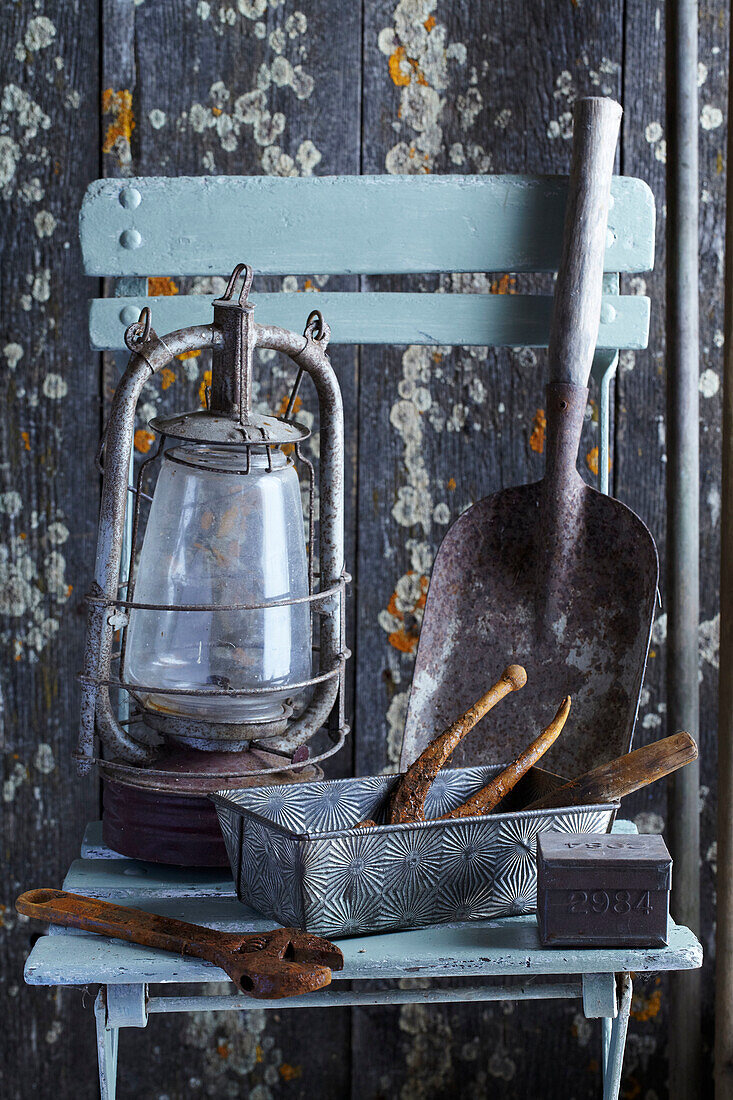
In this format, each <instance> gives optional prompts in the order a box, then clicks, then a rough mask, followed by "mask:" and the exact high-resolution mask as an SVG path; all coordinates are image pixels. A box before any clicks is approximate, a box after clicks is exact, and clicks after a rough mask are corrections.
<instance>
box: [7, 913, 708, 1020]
mask: <svg viewBox="0 0 733 1100" xmlns="http://www.w3.org/2000/svg"><path fill="white" fill-rule="evenodd" d="M180 915H181V919H183V920H185V919H186V908H185V905H182V906H181V910H180ZM339 947H340V948H341V950H342V952H343V955H344V968H343V970H340V971H334V974H333V986H336V985H338V984H339V983H341V982H344V981H381V980H387V979H388V980H390V981H393V980H395V979H400V978H403V977H404V976H405V975H406V974H409V975H410V976H411V977H413V978H422V979H434V978H478V977H507V978H508V977H528V976H530V975H534V974H537V975H550V974H553V975H557V976H565V977H570V976H572V975H576V974H588V975H593V976H595V975H599V974H602V973H603V974H605V975H608V974H613V973H621V972H628V971H634V972H636V973H643V972H649V971H662V970H694V969H696V968H697V967H699V966H700V964H701V963H702V948H701V947H700V944H699V943H698V942H697V940H696V939H695V937H694V936H693V934H692V933H691V932H690V931H689V929H687V928H683V927H682V926H680V925H677V924H674V923H673V924H671V926H670V931H669V944H668V946H667V947H655V948H648V947H645V948H640V947H636V948H634V947H624V948H618V947H616V948H569V947H565V948H557V949H554V950H553V949H552V948H547V947H542V946H541V944H540V941H539V933H538V930H537V921H536V919H535V917H534V914H530V915H528V916H524V917H505V918H503V919H502V920H495V921H475V922H472V923H471V924H460V925H436V926H434V927H431V928H422V929H420V930H419V931H416V932H395V933H393V934H391V935H385V936H365V937H363V938H355V939H344V940H339ZM602 968H603V969H602ZM223 976H224V972H223V971H221V970H219V968H218V967H216V966H214V965H213V964H212V963H208V962H204V961H203V960H201V959H194V958H187V957H184V956H180V955H177V954H174V953H172V952H168V951H157V950H155V949H154V948H151V947H138V946H137V945H136V944H129V943H124V942H123V941H122V940H113V939H109V938H107V937H106V936H95V935H92V934H90V933H83V934H80V935H73V936H72V935H66V936H44V937H43V938H42V939H41V940H39V941H38V943H37V944H36V946H35V948H34V951H33V954H32V956H31V957H30V958H29V960H28V963H27V965H26V969H25V978H26V981H27V982H28V983H29V984H30V985H49V984H50V985H57V984H58V985H86V984H88V983H93V982H103V983H107V982H110V983H114V984H119V985H127V984H135V983H137V982H150V983H151V984H152V983H160V984H161V985H163V984H170V983H173V982H181V983H192V982H210V981H221V980H222V978H223ZM224 980H226V979H224ZM333 986H332V987H331V988H333ZM604 989H605V992H606V993H607V991H608V986H607V983H606V984H605V987H604ZM328 994H329V991H328V990H324V991H323V993H322V994H321V996H320V997H319V1000H322V1001H323V1002H324V1007H325V1005H326V1003H327V1002H328ZM588 1003H589V1006H590V1005H591V996H590V994H589V1001H588ZM607 1004H608V1002H607V1000H604V1002H603V1003H602V1004H601V1002H600V1001H599V1002H595V1003H593V1011H594V1012H596V1013H597V1014H599V1015H600V1014H603V1012H602V1011H601V1010H602V1009H603V1010H604V1011H605V1008H606V1007H607Z"/></svg>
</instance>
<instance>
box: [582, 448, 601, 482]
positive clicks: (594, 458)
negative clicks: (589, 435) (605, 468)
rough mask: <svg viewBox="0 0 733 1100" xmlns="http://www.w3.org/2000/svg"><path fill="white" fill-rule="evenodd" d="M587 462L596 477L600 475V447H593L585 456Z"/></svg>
mask: <svg viewBox="0 0 733 1100" xmlns="http://www.w3.org/2000/svg"><path fill="white" fill-rule="evenodd" d="M585 464H586V466H587V467H588V469H589V470H590V472H591V473H592V474H593V476H594V477H598V448H597V447H591V449H590V450H589V451H588V454H587V455H586V456H585Z"/></svg>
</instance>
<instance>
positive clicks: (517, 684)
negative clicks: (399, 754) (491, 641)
mask: <svg viewBox="0 0 733 1100" xmlns="http://www.w3.org/2000/svg"><path fill="white" fill-rule="evenodd" d="M526 683H527V673H526V672H525V671H524V669H523V668H522V666H521V665H508V666H507V668H505V669H504V671H503V672H502V674H501V676H500V678H499V680H498V681H497V682H496V683H495V684H494V685H493V686H492V687H490V688H489V690H488V691H487V692H485V693H484V694H483V695H482V696H481V698H480V699H479V700H478V701H477V702H475V703H474V704H473V706H471V707H469V709H468V710H467V711H466V712H465V713H464V714H462V715H461V716H460V718H457V719H456V720H455V722H453V723H452V724H451V725H450V726H449V727H448V729H446V730H444V731H443V732H442V733H441V734H440V735H439V736H438V737H436V738H434V740H432V741H431V742H430V744H429V745H428V746H427V747H426V748H425V749H423V751H422V752H421V754H420V756H419V757H418V758H417V760H415V761H414V763H413V764H411V765H410V767H409V768H408V769H407V771H406V772H405V774H404V775H403V776H402V778H401V780H400V781H399V783H398V784H397V787H396V788H395V791H394V794H393V795H392V798H391V800H390V808H389V824H390V825H401V824H403V823H404V822H406V821H423V820H424V818H425V798H426V796H427V793H428V791H429V789H430V785H431V783H432V782H433V780H434V779H435V777H436V775H437V774H438V772H439V771H440V769H441V768H442V767H443V765H444V764H445V763H446V761H447V760H448V759H449V757H450V756H451V754H452V752H453V751H454V749H455V748H456V746H457V745H458V744H459V743H460V742H461V741H462V740H463V738H464V737H465V736H466V734H467V733H469V732H470V731H471V730H472V729H473V727H474V726H475V725H476V724H477V723H478V722H480V721H481V719H482V718H483V716H484V715H485V714H486V713H487V712H488V711H490V710H491V709H492V707H495V706H496V704H497V703H499V702H500V701H501V700H502V699H503V698H504V697H505V696H506V695H509V693H510V692H512V691H518V690H519V689H520V688H522V687H524V685H525V684H526Z"/></svg>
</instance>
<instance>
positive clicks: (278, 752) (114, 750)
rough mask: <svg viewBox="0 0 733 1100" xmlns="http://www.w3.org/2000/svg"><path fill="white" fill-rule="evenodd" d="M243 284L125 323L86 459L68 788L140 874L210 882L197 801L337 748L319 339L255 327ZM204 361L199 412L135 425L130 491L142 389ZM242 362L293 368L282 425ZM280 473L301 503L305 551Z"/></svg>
mask: <svg viewBox="0 0 733 1100" xmlns="http://www.w3.org/2000/svg"><path fill="white" fill-rule="evenodd" d="M240 278H241V280H242V287H241V291H240V293H239V295H238V296H237V293H236V289H237V286H238V282H239V280H240ZM251 282H252V271H251V269H250V268H249V267H247V266H246V265H244V264H240V265H238V266H237V267H236V268H235V270H234V272H233V273H232V276H231V278H230V280H229V283H228V286H227V289H226V291H225V293H224V295H223V296H222V297H221V298H219V299H218V300H217V301H215V302H214V307H213V308H214V321H213V324H209V325H200V326H195V327H192V328H186V329H181V330H180V331H178V332H174V333H170V334H169V335H167V336H165V337H162V338H159V337H158V336H156V334H155V332H154V331H153V329H152V328H151V318H150V312H149V310H148V309H145V310H143V313H142V315H141V318H140V321H139V322H137V323H136V324H134V325H131V326H130V328H129V329H128V330H127V333H126V334H125V340H126V343H127V346H128V347H129V348H130V350H131V352H132V355H131V358H130V361H129V364H128V366H127V370H126V371H125V373H124V375H123V377H122V379H121V381H120V383H119V385H118V387H117V390H116V392H115V395H114V399H113V402H112V408H111V413H110V417H109V422H108V424H107V427H106V430H105V433H104V437H103V440H102V445H101V448H100V453H101V455H102V456H103V459H104V463H103V483H102V503H101V515H100V523H99V534H98V541H97V557H96V568H95V578H94V582H93V584H92V588H91V591H90V593H89V596H88V603H89V620H88V630H87V640H86V651H85V659H84V670H83V673H82V675H81V682H82V708H81V726H80V734H79V743H78V749H77V753H76V760H77V762H78V766H79V770H80V771H81V772H82V773H85V772H87V771H88V770H89V769H90V768H92V767H93V766H94V765H98V767H99V770H100V773H101V775H102V777H103V779H104V781H105V793H104V839H105V841H106V842H107V843H108V844H109V845H110V847H112V848H114V849H115V850H117V851H121V852H123V853H124V854H127V855H134V856H138V857H140V858H144V859H158V860H161V861H165V862H173V863H184V864H214V863H219V862H221V863H225V862H226V854H225V851H224V848H223V844H222V842H221V838H220V835H219V829H218V825H217V823H216V815H215V812H214V810H213V806H212V804H211V803H210V802H208V800H207V799H206V797H205V796H206V794H207V793H208V792H210V791H213V790H217V789H222V788H234V787H242V786H247V785H252V784H253V783H257V782H268V783H272V782H278V781H283V782H295V781H298V780H299V779H303V778H313V777H314V775H317V774H319V773H318V769H317V768H315V767H314V766H313V764H314V761H316V760H319V759H322V758H324V757H325V756H329V755H331V753H333V752H335V751H336V750H337V749H338V748H339V747H340V746H341V744H342V743H343V740H344V737H345V736H346V734H347V732H348V727H347V725H346V723H345V720H344V704H343V699H344V691H343V687H344V665H345V661H346V658H347V656H348V652H347V650H346V646H345V641H344V637H345V635H344V587H345V584H346V581H347V580H348V577H347V575H346V573H345V572H344V508H343V504H344V426H343V406H342V400H341V393H340V390H339V386H338V382H337V380H336V376H335V374H334V371H333V369H332V367H331V365H330V362H329V359H328V356H327V354H326V348H327V345H328V339H329V335H330V332H329V329H328V326H327V325H326V324H325V322H324V321H323V318H322V317H321V315H320V313H319V312H318V311H314V312H313V313H312V314H311V315H310V317H309V318H308V322H307V324H306V328H305V332H304V334H303V335H302V336H301V335H298V334H296V333H293V332H289V331H287V330H285V329H281V328H277V327H274V326H271V325H260V324H256V323H255V321H254V319H253V312H254V306H253V304H252V303H251V302H250V301H249V300H248V295H249V290H250V286H251ZM204 348H211V349H212V374H211V387H210V390H209V391H208V393H207V407H206V408H205V409H201V410H198V411H196V412H190V413H185V414H183V415H179V416H172V417H166V418H161V417H156V418H155V419H154V420H153V421H151V424H150V427H151V429H152V430H153V431H154V432H155V433H156V434H157V435H158V437H159V444H158V447H157V450H156V451H155V453H154V454H153V455H151V457H150V458H148V459H146V460H145V461H143V462H142V463H141V465H140V468H139V471H138V474H137V478H136V484H135V486H134V487H132V486H129V485H128V476H129V456H130V452H131V447H132V440H133V434H134V420H135V409H136V406H137V402H138V399H139V397H140V394H141V391H142V388H143V386H144V385H145V383H146V382H147V381H148V380H149V379H150V378H151V377H152V375H153V374H154V373H156V372H158V371H160V370H161V369H162V368H163V367H165V366H166V365H167V364H168V363H170V361H171V360H172V359H173V358H174V357H175V356H177V355H181V354H182V353H184V352H190V351H193V350H199V349H204ZM256 348H270V349H272V350H274V351H278V352H283V353H284V354H285V355H287V356H289V357H290V359H291V360H292V361H293V363H294V364H295V366H296V367H297V373H296V376H295V380H294V384H293V388H292V392H291V394H290V399H289V402H288V406H287V410H286V412H285V414H284V415H283V416H282V417H275V416H265V415H261V414H258V413H256V412H254V411H253V408H252V360H253V353H254V351H255V349H256ZM304 373H305V374H308V375H310V377H311V379H312V380H313V383H314V385H315V390H316V393H317V396H318V404H319V416H320V458H319V494H318V496H319V517H318V524H317V526H318V548H317V549H318V554H317V561H318V572H317V573H316V569H315V568H314V562H315V560H316V553H315V546H314V531H315V526H316V525H315V522H314V511H313V504H314V491H315V484H314V481H315V473H314V468H313V465H312V464H311V463H310V462H309V461H308V459H307V458H305V456H304V455H303V453H302V450H301V446H302V443H303V441H304V440H305V439H306V438H307V437H308V434H309V432H308V429H307V428H305V427H304V426H303V425H302V424H299V423H297V422H296V421H295V420H294V419H293V418H292V410H293V408H294V405H295V397H296V395H297V392H298V388H299V385H300V382H301V379H302V376H303V374H304ZM298 466H299V467H300V468H301V469H302V470H304V471H305V475H306V476H307V484H308V493H307V497H308V517H307V522H308V527H309V532H310V536H309V538H308V540H307V541H306V534H305V522H304V516H303V506H302V503H301V499H302V498H301V482H300V477H299V474H298ZM154 470H157V471H158V474H157V480H156V483H155V488H154V490H152V493H151V489H150V484H151V481H152V478H151V476H150V475H151V472H153V471H154ZM144 508H145V509H148V508H149V510H148V517H147V523H146V524H145V532H144V537H143V538H142V539H140V530H141V526H142V524H141V513H142V511H143V509H144ZM126 527H127V529H128V530H130V531H131V535H130V537H129V539H125V537H124V532H125V530H126ZM125 542H129V551H128V553H127V554H125V553H123V548H124V544H125ZM139 542H142V545H141V546H138V543H139ZM126 557H128V558H129V561H123V558H126ZM121 569H122V570H123V572H122V573H121ZM316 576H317V578H318V584H317V586H316V584H315V580H314V578H315V577H316ZM314 643H317V644H314ZM314 652H315V653H316V654H317V661H315V662H314V661H313V660H312V653H314ZM115 694H116V695H117V706H115V704H114V702H113V696H114V695H115ZM324 726H326V727H327V731H328V736H329V738H330V741H329V744H328V748H327V750H326V751H323V752H321V753H320V754H319V755H317V756H315V757H313V758H311V759H310V760H308V755H309V750H308V748H307V747H306V746H307V742H308V741H309V740H310V739H311V738H312V737H313V736H314V735H315V734H316V733H317V732H318V731H319V730H321V729H322V728H323V727H324ZM98 742H101V745H102V746H103V750H104V751H103V752H99V753H98V752H97V744H98ZM260 776H266V779H265V780H260V779H259V778H258V777H260Z"/></svg>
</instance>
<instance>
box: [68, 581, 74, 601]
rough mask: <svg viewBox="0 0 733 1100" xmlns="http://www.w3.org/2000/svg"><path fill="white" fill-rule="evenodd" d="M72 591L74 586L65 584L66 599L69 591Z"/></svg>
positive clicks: (69, 593)
mask: <svg viewBox="0 0 733 1100" xmlns="http://www.w3.org/2000/svg"><path fill="white" fill-rule="evenodd" d="M73 591H74V586H73V584H67V586H66V599H67V600H68V598H69V596H70V595H71V593H72V592H73Z"/></svg>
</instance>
